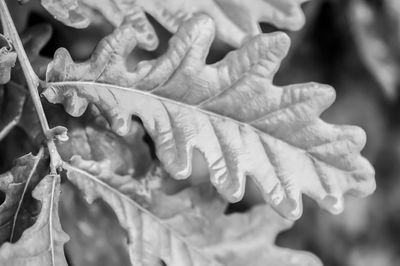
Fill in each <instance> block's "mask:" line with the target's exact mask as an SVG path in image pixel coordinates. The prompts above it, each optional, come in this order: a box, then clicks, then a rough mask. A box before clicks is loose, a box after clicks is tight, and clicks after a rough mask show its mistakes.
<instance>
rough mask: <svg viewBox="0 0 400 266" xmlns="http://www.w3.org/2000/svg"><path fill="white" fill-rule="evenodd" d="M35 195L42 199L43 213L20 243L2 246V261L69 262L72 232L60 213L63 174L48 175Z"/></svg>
mask: <svg viewBox="0 0 400 266" xmlns="http://www.w3.org/2000/svg"><path fill="white" fill-rule="evenodd" d="M32 195H33V197H34V198H35V199H37V200H40V201H41V202H42V206H41V210H40V214H39V216H38V218H37V220H36V222H35V224H34V225H33V226H32V227H30V228H28V229H27V230H26V231H24V233H23V234H22V236H21V238H20V239H19V240H18V241H17V242H16V243H13V244H11V243H4V244H3V245H2V246H1V247H0V265H7V266H11V265H19V266H22V265H26V266H39V265H40V266H42V265H53V266H63V265H65V266H66V265H67V262H66V260H65V257H64V248H63V246H64V243H65V242H67V241H68V236H67V235H66V234H65V233H64V231H62V228H61V224H60V219H59V217H58V199H59V196H60V176H58V175H47V176H46V177H44V178H43V179H42V181H41V182H40V183H39V184H38V186H37V187H36V188H35V190H34V191H33V194H32Z"/></svg>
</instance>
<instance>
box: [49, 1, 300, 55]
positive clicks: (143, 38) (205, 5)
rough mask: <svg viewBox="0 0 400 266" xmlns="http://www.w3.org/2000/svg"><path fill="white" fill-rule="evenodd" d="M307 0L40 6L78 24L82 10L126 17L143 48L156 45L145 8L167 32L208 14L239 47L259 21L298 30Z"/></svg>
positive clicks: (82, 23) (83, 19)
mask: <svg viewBox="0 0 400 266" xmlns="http://www.w3.org/2000/svg"><path fill="white" fill-rule="evenodd" d="M306 1H307V0H234V1H232V0H206V1H204V0H203V1H197V0H168V1H166V0H101V1H98V0H61V1H60V0H57V1H55V0H42V4H43V6H44V7H45V8H46V9H47V10H48V11H49V12H50V13H52V14H53V15H54V16H55V17H56V18H57V19H59V20H60V21H62V22H64V23H65V24H67V25H69V26H73V27H77V28H81V27H86V26H87V25H88V18H87V15H86V16H85V13H87V12H85V10H87V9H94V10H97V11H99V12H100V13H101V14H103V16H104V17H105V18H106V19H107V20H108V21H109V22H111V23H112V24H113V25H115V26H119V25H120V24H121V22H122V21H123V19H124V18H125V19H126V20H129V21H130V22H131V23H132V25H133V27H135V29H136V32H137V38H138V43H139V45H140V46H142V47H144V48H146V49H149V50H151V49H154V48H156V47H157V45H158V40H157V36H156V34H155V32H154V29H153V27H152V26H151V24H150V23H149V21H148V20H147V18H146V15H145V12H147V13H148V14H150V15H151V16H152V17H153V18H155V19H156V20H157V21H158V22H159V23H160V24H161V25H163V26H164V27H165V28H166V29H167V30H169V31H170V32H176V31H177V29H178V27H179V26H180V25H181V24H182V23H183V21H185V20H187V19H189V18H191V17H193V16H194V15H195V14H199V13H205V14H207V15H209V16H211V17H212V18H213V19H214V20H215V22H216V25H217V35H218V37H219V38H220V39H221V40H223V41H225V42H227V43H229V44H231V45H233V46H236V47H239V46H240V45H241V44H242V43H243V41H244V40H245V39H246V38H248V37H249V36H254V35H257V34H259V33H261V30H260V27H259V22H267V23H271V24H274V25H275V26H277V27H279V28H285V29H290V30H298V29H300V28H301V27H302V26H303V24H304V14H303V12H302V10H301V7H300V6H301V4H302V3H303V2H306Z"/></svg>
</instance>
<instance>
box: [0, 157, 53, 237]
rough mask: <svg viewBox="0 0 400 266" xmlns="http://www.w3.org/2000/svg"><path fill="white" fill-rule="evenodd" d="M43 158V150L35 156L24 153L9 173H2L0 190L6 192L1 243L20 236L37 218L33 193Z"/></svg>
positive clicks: (1, 214) (1, 212)
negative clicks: (31, 195)
mask: <svg viewBox="0 0 400 266" xmlns="http://www.w3.org/2000/svg"><path fill="white" fill-rule="evenodd" d="M43 157H44V156H43V151H42V150H41V151H40V152H39V153H38V154H37V155H36V156H33V155H32V154H28V155H25V156H23V157H21V158H19V159H18V160H16V162H15V166H14V167H13V168H12V169H11V170H10V171H9V172H6V173H4V174H2V175H0V190H1V191H2V193H5V201H4V202H3V203H2V204H1V205H0V244H3V243H4V242H6V241H10V240H11V241H15V240H16V239H18V238H19V237H20V235H21V233H22V232H23V231H24V230H25V229H26V228H27V227H29V226H31V225H32V224H33V222H34V220H35V218H36V212H37V206H36V204H35V202H34V200H33V199H32V198H31V197H30V194H31V192H32V190H33V188H34V187H35V186H36V185H37V184H38V183H39V181H40V175H41V174H42V173H43V170H44V162H45V160H44V158H43Z"/></svg>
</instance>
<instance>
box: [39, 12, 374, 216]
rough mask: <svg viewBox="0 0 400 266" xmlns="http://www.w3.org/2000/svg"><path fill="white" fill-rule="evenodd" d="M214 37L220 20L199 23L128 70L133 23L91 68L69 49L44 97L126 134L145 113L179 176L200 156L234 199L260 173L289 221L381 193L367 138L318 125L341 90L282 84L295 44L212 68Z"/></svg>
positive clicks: (265, 47)
mask: <svg viewBox="0 0 400 266" xmlns="http://www.w3.org/2000/svg"><path fill="white" fill-rule="evenodd" d="M213 34H214V25H213V23H212V20H211V19H209V18H208V17H206V16H199V17H195V18H193V19H191V20H190V21H188V22H187V23H186V24H185V25H184V26H183V27H181V29H180V30H179V31H178V33H177V34H176V35H175V36H174V37H173V38H172V40H171V41H170V48H169V50H168V51H167V52H166V54H165V55H163V56H162V57H160V58H159V59H157V60H155V61H145V62H141V63H140V64H139V65H138V66H137V68H136V70H135V71H134V72H128V71H127V70H126V68H125V65H124V57H125V56H126V55H127V54H128V53H129V52H130V51H131V50H132V48H133V47H134V46H135V33H134V30H133V29H132V28H131V27H130V26H129V25H124V26H122V27H121V28H119V29H117V30H116V31H115V32H114V33H113V34H112V35H110V36H109V37H107V38H105V39H104V40H103V41H102V42H101V43H100V44H99V46H98V48H97V49H96V51H95V52H94V54H93V56H92V57H91V58H90V60H88V61H87V62H83V63H73V62H72V60H71V58H70V56H69V54H68V52H67V51H66V50H65V49H60V50H58V51H57V53H56V55H55V59H54V61H53V62H52V63H51V64H50V65H49V68H48V72H47V82H48V87H49V88H48V89H46V90H45V92H44V95H45V96H46V97H47V99H48V100H49V101H50V102H53V103H63V104H64V106H65V108H66V110H67V112H68V113H70V114H71V115H74V116H80V115H81V114H82V113H83V112H84V111H85V109H86V107H87V105H88V103H93V104H95V105H96V106H97V107H98V108H99V109H100V110H101V111H102V112H103V113H104V115H105V116H106V117H107V118H108V120H109V122H110V124H111V126H112V128H113V129H114V130H115V131H116V132H118V133H120V134H126V132H127V131H128V129H129V127H130V126H129V125H130V122H131V115H138V116H139V117H140V118H141V119H142V121H143V124H144V126H145V128H146V129H147V130H148V132H149V134H150V135H151V137H152V138H153V140H154V142H155V144H156V149H157V154H158V157H159V159H160V160H161V162H162V163H163V165H164V167H165V168H166V170H167V171H168V172H169V173H170V174H171V175H173V176H174V177H175V178H186V177H188V176H189V174H190V172H191V160H192V152H193V149H198V150H199V151H200V152H201V153H202V154H203V155H204V157H205V159H206V161H207V164H208V167H209V172H210V178H211V181H212V183H213V184H214V185H215V187H216V188H217V189H218V191H219V192H220V193H222V194H223V195H224V196H225V197H226V198H228V199H229V200H231V201H237V200H239V199H241V197H242V195H243V193H244V184H245V182H244V180H245V176H251V177H252V178H253V179H254V180H255V183H257V185H258V186H259V188H260V190H261V191H262V193H263V195H264V196H265V199H266V200H267V202H269V203H270V204H271V205H272V206H273V207H274V208H275V209H277V210H278V211H279V212H280V213H282V214H283V215H285V216H286V217H290V218H298V217H299V216H300V215H301V212H302V205H301V194H302V193H305V194H307V195H309V196H310V197H312V198H314V199H315V200H316V201H318V203H319V204H320V205H321V206H322V207H324V208H326V209H328V210H330V211H331V212H334V213H337V212H340V211H341V210H342V208H343V194H345V193H352V194H356V195H366V194H369V193H371V192H372V191H373V190H374V188H375V182H374V171H373V168H372V167H371V165H370V164H369V163H368V161H367V160H365V159H364V158H363V157H362V156H360V154H359V152H360V150H361V149H362V147H363V146H364V144H365V133H364V132H363V131H362V130H361V129H360V128H358V127H353V126H336V125H330V124H327V123H325V122H323V121H322V120H320V119H319V118H318V116H319V115H320V113H321V112H322V111H323V110H324V109H326V108H327V107H328V106H329V105H330V104H331V103H332V102H333V101H334V98H335V94H334V91H333V89H332V88H331V87H329V86H326V85H320V84H316V83H306V84H297V85H290V86H284V87H278V86H275V85H273V84H272V79H273V76H274V73H275V72H276V71H277V69H278V67H279V63H280V61H281V60H282V59H283V57H284V56H285V54H286V51H287V49H288V46H289V39H288V38H287V36H286V35H285V34H283V33H274V34H264V35H260V36H258V37H255V38H254V39H252V40H250V41H249V42H247V43H246V44H245V46H244V47H243V48H241V49H239V50H238V51H234V52H232V53H230V54H228V55H227V56H226V58H225V59H223V60H222V61H220V62H218V63H216V64H214V65H205V64H204V61H205V57H206V54H207V49H208V47H209V45H210V43H211V41H212V38H213Z"/></svg>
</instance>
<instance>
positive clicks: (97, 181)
mask: <svg viewBox="0 0 400 266" xmlns="http://www.w3.org/2000/svg"><path fill="white" fill-rule="evenodd" d="M63 168H64V169H66V170H68V169H70V170H72V171H76V172H79V173H80V174H82V175H84V176H86V177H87V178H89V179H91V180H93V181H94V182H96V183H97V184H99V185H101V186H103V187H105V188H106V189H108V190H110V191H111V192H112V193H114V194H117V195H118V197H120V198H122V199H123V200H125V201H127V202H129V203H130V204H132V205H134V206H135V207H136V208H137V209H139V210H140V212H142V213H144V214H146V215H148V216H149V217H151V218H152V219H153V220H155V221H156V222H157V223H159V224H161V225H162V226H163V227H164V228H166V229H167V230H169V231H170V232H171V233H172V235H174V237H175V238H177V239H178V240H179V241H181V242H182V243H184V244H185V245H186V246H187V247H188V248H190V249H191V250H193V251H195V252H196V253H198V254H199V255H200V256H201V257H203V258H206V259H207V260H208V261H210V262H215V263H217V264H215V265H216V266H218V265H220V266H223V265H221V264H220V263H219V262H218V261H216V260H215V259H213V258H209V257H207V256H206V255H204V254H203V252H201V251H200V250H199V248H197V247H194V246H193V245H192V244H191V243H189V242H188V241H187V240H186V239H185V238H183V237H182V236H181V235H180V234H179V233H177V232H176V231H175V230H174V229H173V228H172V227H170V226H169V225H168V224H166V223H165V222H164V221H163V220H161V219H160V218H158V217H157V216H156V215H154V214H153V213H151V212H150V211H149V210H147V209H146V208H144V207H142V206H141V205H140V204H138V203H137V202H136V201H134V200H133V199H131V198H130V197H128V196H127V195H125V194H124V193H122V192H120V191H119V190H117V189H115V188H114V187H112V186H110V185H108V184H107V183H105V182H104V181H102V180H99V179H98V178H96V177H95V176H94V175H92V174H90V173H88V172H87V171H85V170H82V169H80V168H78V167H76V166H73V165H71V164H69V163H67V162H64V163H63ZM67 176H68V175H67ZM68 179H70V178H69V177H68Z"/></svg>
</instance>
